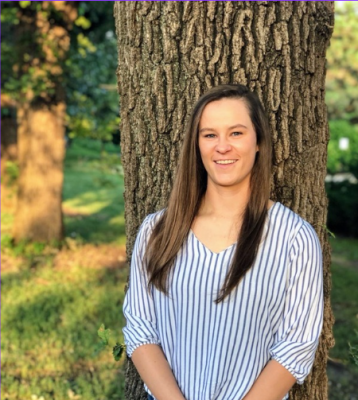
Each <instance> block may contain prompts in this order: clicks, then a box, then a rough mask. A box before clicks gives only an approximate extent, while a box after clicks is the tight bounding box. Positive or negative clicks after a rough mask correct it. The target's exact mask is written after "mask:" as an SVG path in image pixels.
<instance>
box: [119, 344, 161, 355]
mask: <svg viewBox="0 0 358 400" xmlns="http://www.w3.org/2000/svg"><path fill="white" fill-rule="evenodd" d="M145 344H156V345H158V346H160V342H159V340H156V339H148V340H146V341H144V342H140V343H136V344H133V345H129V344H127V346H126V350H127V355H128V357H129V358H131V357H132V354H133V352H134V350H136V349H138V347H140V346H143V345H145Z"/></svg>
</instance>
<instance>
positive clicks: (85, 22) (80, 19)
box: [75, 15, 91, 29]
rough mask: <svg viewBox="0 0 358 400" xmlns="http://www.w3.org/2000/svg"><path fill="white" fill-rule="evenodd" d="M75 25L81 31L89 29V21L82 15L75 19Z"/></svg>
mask: <svg viewBox="0 0 358 400" xmlns="http://www.w3.org/2000/svg"><path fill="white" fill-rule="evenodd" d="M75 24H76V25H77V26H80V27H81V28H83V29H88V28H90V27H91V21H90V20H89V19H87V18H86V17H84V16H83V15H81V16H80V17H78V18H77V19H76V21H75Z"/></svg>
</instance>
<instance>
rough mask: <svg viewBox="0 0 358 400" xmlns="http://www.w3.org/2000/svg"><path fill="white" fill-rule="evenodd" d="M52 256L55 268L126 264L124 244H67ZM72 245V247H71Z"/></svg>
mask: <svg viewBox="0 0 358 400" xmlns="http://www.w3.org/2000/svg"><path fill="white" fill-rule="evenodd" d="M69 247H70V248H67V249H66V248H64V249H62V250H61V251H60V252H59V253H58V254H57V255H56V256H55V258H54V261H53V265H54V267H55V268H60V269H63V268H71V267H73V266H78V265H80V266H81V267H85V268H123V267H125V266H126V249H125V246H113V245H107V244H101V245H93V244H85V245H82V246H79V247H74V246H71V244H70V245H69ZM71 247H72V248H71Z"/></svg>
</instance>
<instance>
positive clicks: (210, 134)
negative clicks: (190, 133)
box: [205, 133, 215, 138]
mask: <svg viewBox="0 0 358 400" xmlns="http://www.w3.org/2000/svg"><path fill="white" fill-rule="evenodd" d="M205 137H206V138H213V137H215V135H214V134H213V133H208V134H206V135H205Z"/></svg>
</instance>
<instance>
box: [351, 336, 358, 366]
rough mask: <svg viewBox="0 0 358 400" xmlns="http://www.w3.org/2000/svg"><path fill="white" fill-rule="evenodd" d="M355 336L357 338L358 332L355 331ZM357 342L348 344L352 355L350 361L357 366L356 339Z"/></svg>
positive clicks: (357, 345) (357, 347) (357, 346)
mask: <svg viewBox="0 0 358 400" xmlns="http://www.w3.org/2000/svg"><path fill="white" fill-rule="evenodd" d="M356 338H357V339H358V332H356ZM357 339H356V341H357V344H355V345H351V344H349V354H350V355H351V357H352V361H353V362H354V364H355V365H356V366H357V367H358V340H357Z"/></svg>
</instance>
